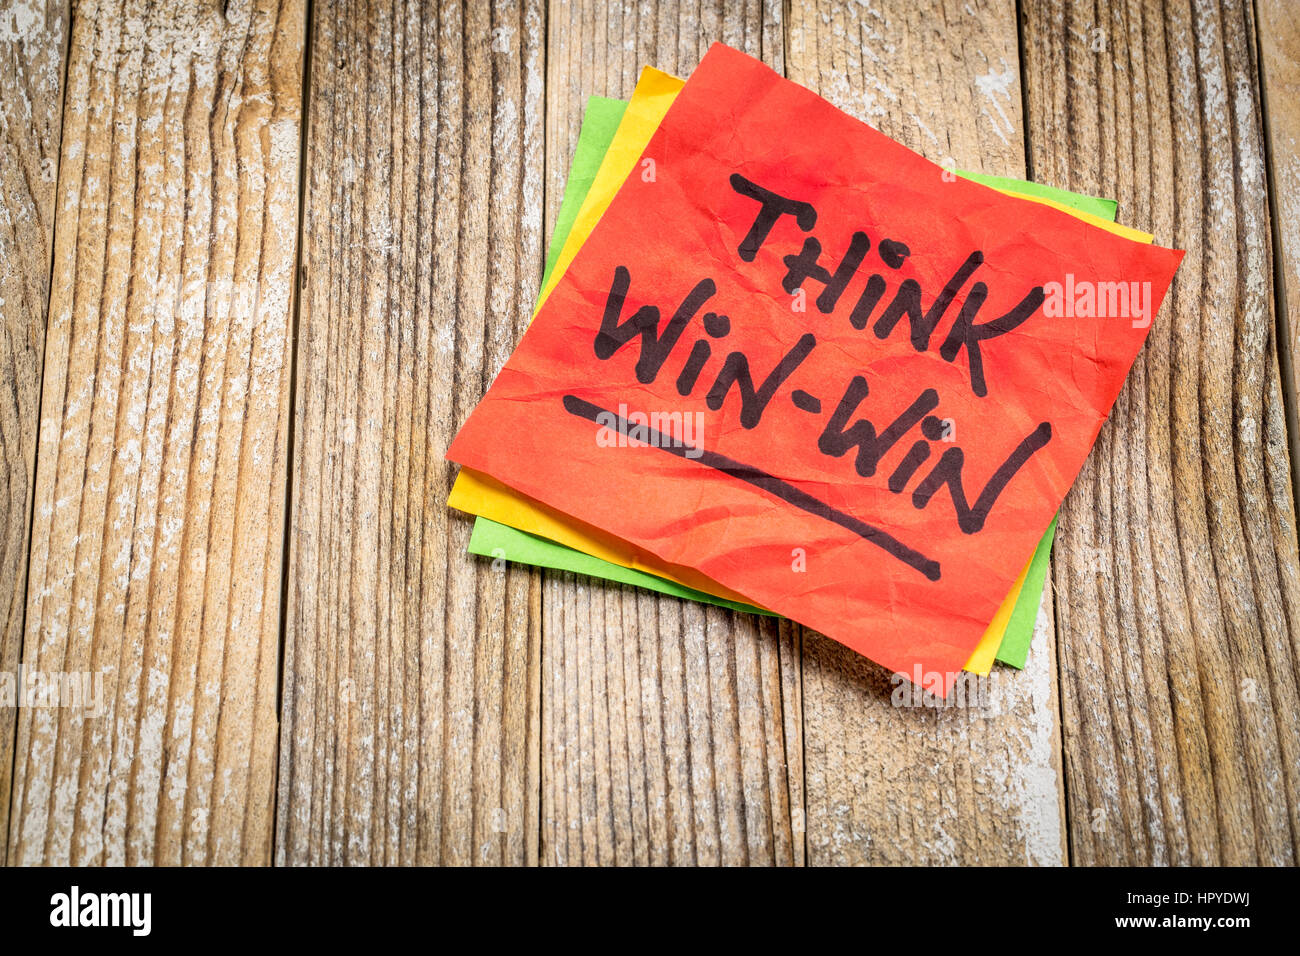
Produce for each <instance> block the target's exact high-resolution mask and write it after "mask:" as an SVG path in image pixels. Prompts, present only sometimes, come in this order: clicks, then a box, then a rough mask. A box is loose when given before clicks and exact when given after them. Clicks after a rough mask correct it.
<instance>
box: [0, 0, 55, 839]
mask: <svg viewBox="0 0 1300 956" xmlns="http://www.w3.org/2000/svg"><path fill="white" fill-rule="evenodd" d="M67 45H68V4H67V2H66V0H31V2H28V3H15V4H12V5H8V6H6V8H5V10H4V12H3V13H0V335H3V336H4V338H3V341H0V382H3V383H4V388H3V389H2V390H0V392H2V394H0V453H2V454H3V459H4V461H3V480H4V488H3V492H2V493H0V861H3V860H4V859H5V857H6V847H7V845H8V840H9V791H10V784H11V782H12V779H11V778H12V771H13V746H14V732H15V731H16V729H17V719H16V718H17V713H18V711H17V709H16V707H15V706H14V705H15V704H17V702H18V700H19V695H20V694H21V686H20V684H19V680H18V673H17V671H18V660H19V656H20V653H21V649H22V639H23V634H22V630H23V609H24V604H25V596H26V583H27V543H28V531H29V530H30V520H31V487H32V472H33V469H34V468H35V466H36V434H37V429H36V426H37V416H38V415H39V413H40V392H41V360H42V357H43V355H44V351H45V316H46V310H47V309H48V307H49V302H50V298H49V296H50V250H51V249H52V246H53V242H54V187H55V181H56V179H57V176H58V162H59V135H60V130H61V129H62V123H63V69H64V56H65V54H66V53H67ZM9 688H12V695H11V693H10V691H9ZM11 696H12V699H10V697H11Z"/></svg>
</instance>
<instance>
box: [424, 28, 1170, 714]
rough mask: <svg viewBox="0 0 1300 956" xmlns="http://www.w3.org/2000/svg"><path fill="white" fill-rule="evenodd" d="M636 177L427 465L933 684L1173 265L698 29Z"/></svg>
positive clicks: (1085, 428)
mask: <svg viewBox="0 0 1300 956" xmlns="http://www.w3.org/2000/svg"><path fill="white" fill-rule="evenodd" d="M750 98H753V101H755V102H762V104H763V107H762V108H761V109H760V108H751V103H750ZM647 160H649V161H650V163H649V165H647V163H646V161H647ZM637 166H638V167H639V168H640V169H641V173H640V174H639V175H633V176H631V177H629V178H628V179H627V181H626V183H625V184H624V185H623V187H622V189H621V190H620V192H619V194H618V196H617V197H616V198H615V200H614V202H613V203H612V204H611V205H610V207H609V209H608V211H607V212H606V213H605V214H604V216H603V217H602V218H600V221H599V223H598V224H597V226H596V229H595V230H594V231H593V233H592V236H591V239H590V241H589V242H588V243H586V244H585V245H583V246H582V248H581V249H580V250H579V251H578V253H577V255H576V256H575V257H574V259H573V262H572V265H571V266H570V268H569V270H568V271H567V272H565V273H563V277H562V278H561V279H560V280H559V281H558V283H557V284H555V285H554V288H553V290H552V292H551V297H550V298H549V299H548V300H547V302H546V304H545V305H544V306H543V308H542V309H541V311H540V313H539V315H538V318H537V321H536V322H535V323H534V325H533V327H532V328H531V329H530V330H529V332H528V333H527V334H526V335H525V337H524V340H523V342H522V343H521V345H520V348H519V349H518V350H517V351H516V353H515V355H514V356H512V358H511V359H510V361H509V362H508V363H507V365H506V367H505V369H504V370H503V372H502V374H501V375H500V376H499V377H498V379H497V381H496V383H495V384H494V385H493V387H492V389H491V390H489V393H488V395H487V396H486V398H485V400H484V402H483V403H482V404H481V405H480V406H479V408H478V409H476V410H475V412H474V413H473V415H471V417H470V420H469V422H468V423H467V425H466V427H465V428H464V429H463V430H462V432H461V433H460V435H458V436H457V439H456V441H455V443H453V446H452V448H451V450H450V452H449V457H450V458H452V459H453V460H458V461H460V462H462V464H464V465H466V466H468V467H472V468H475V469H476V470H479V471H484V472H488V473H490V474H492V475H493V476H495V477H496V478H498V479H499V480H501V481H503V482H505V483H507V484H510V485H511V486H513V487H514V488H516V489H517V490H520V491H522V492H524V493H525V494H527V495H529V496H531V497H533V498H535V499H538V500H539V501H540V502H542V503H544V504H546V505H547V506H549V507H551V508H553V509H555V510H556V511H557V512H560V513H562V514H565V515H569V516H571V517H575V518H578V519H581V520H582V521H584V522H586V523H587V524H588V525H589V526H591V527H594V528H597V529H600V530H601V531H602V532H605V533H608V534H611V535H614V536H616V537H617V538H619V539H621V540H624V541H627V542H629V543H630V544H631V545H632V546H633V547H635V548H638V549H641V550H643V551H645V552H648V553H650V554H652V555H653V556H654V557H655V558H657V559H658V560H661V561H664V562H667V563H669V564H672V565H675V566H678V567H682V568H689V569H692V570H694V571H698V572H700V573H702V574H703V575H705V576H706V577H707V578H709V579H712V580H714V581H716V582H718V583H720V584H722V585H723V586H724V587H728V588H731V589H733V590H739V589H741V588H743V589H744V591H743V593H745V594H746V595H748V596H749V597H750V598H752V599H755V600H757V601H759V602H760V603H762V604H763V605H764V606H766V607H769V608H771V609H773V610H775V611H777V612H779V613H783V614H786V615H787V616H790V617H792V618H794V619H796V620H800V621H802V622H803V623H806V624H809V625H810V626H812V627H814V628H817V629H818V630H821V631H823V632H824V633H827V634H828V635H829V636H831V637H833V638H836V639H838V640H841V641H842V642H844V643H845V644H847V645H849V646H850V647H853V648H855V649H856V650H859V651H860V652H862V653H864V654H866V655H867V656H868V657H871V658H873V659H875V660H877V661H880V662H881V663H883V664H885V665H886V666H888V667H891V668H893V669H895V670H899V671H902V672H904V673H910V672H911V671H912V670H913V667H914V666H915V667H917V668H920V669H921V670H923V672H924V674H925V675H926V677H925V682H926V684H927V686H931V689H934V690H936V691H937V692H939V693H944V692H946V689H947V687H948V686H950V684H951V681H952V679H954V678H955V672H956V671H957V670H958V669H959V668H960V666H961V664H962V663H964V662H965V660H966V659H967V657H968V656H969V654H970V652H971V650H972V649H973V647H974V645H975V644H976V642H977V641H978V640H979V638H980V636H981V634H982V633H983V632H984V630H985V626H986V625H987V623H988V621H989V620H990V619H991V618H992V617H993V615H994V613H995V612H996V610H997V608H998V606H999V605H1000V604H1001V601H1002V598H1003V597H1005V595H1006V594H1007V593H1008V591H1009V590H1010V588H1011V585H1012V583H1013V582H1014V580H1015V578H1016V577H1017V576H1018V574H1019V572H1020V571H1021V570H1022V569H1023V567H1024V563H1025V561H1026V560H1028V557H1029V555H1030V554H1031V553H1032V552H1033V550H1034V547H1035V545H1036V544H1037V543H1038V539H1039V538H1040V536H1041V530H1042V528H1043V527H1046V526H1047V524H1048V522H1049V521H1050V519H1051V516H1052V512H1053V511H1054V509H1055V505H1056V504H1057V503H1058V502H1059V500H1060V497H1061V495H1062V494H1063V493H1064V491H1065V489H1066V488H1068V485H1069V483H1070V481H1072V480H1073V477H1074V474H1075V473H1076V472H1077V470H1078V467H1079V465H1080V464H1081V463H1082V460H1083V457H1084V456H1085V455H1086V453H1087V450H1088V448H1089V447H1090V445H1091V443H1092V441H1093V439H1094V438H1095V435H1096V430H1097V428H1099V427H1100V424H1101V421H1102V420H1103V419H1104V416H1105V413H1106V411H1107V410H1108V409H1109V406H1110V404H1111V402H1113V400H1114V396H1115V393H1116V392H1117V391H1118V388H1119V386H1120V384H1121V382H1122V379H1123V375H1124V374H1125V373H1126V371H1127V368H1128V366H1129V364H1131V362H1132V358H1133V356H1134V355H1135V354H1136V351H1137V349H1138V348H1139V347H1140V345H1141V342H1142V340H1143V339H1144V338H1145V333H1146V328H1147V327H1148V326H1149V320H1150V316H1151V315H1152V314H1153V313H1154V311H1155V309H1156V308H1158V305H1159V301H1160V299H1161V298H1162V297H1163V294H1164V291H1165V288H1166V287H1167V284H1168V281H1169V279H1170V277H1171V276H1172V273H1173V270H1174V268H1175V267H1176V264H1177V262H1178V259H1179V254H1178V253H1176V252H1174V251H1172V250H1163V249H1159V248H1157V247H1153V246H1143V245H1141V244H1139V243H1136V242H1132V241H1129V240H1125V239H1122V238H1118V237H1115V236H1114V235H1112V234H1110V233H1106V232H1103V231H1101V230H1099V229H1096V228H1094V227H1091V226H1089V225H1087V224H1085V223H1082V222H1080V221H1079V220H1078V219H1077V218H1074V217H1072V216H1068V215H1065V214H1063V213H1061V212H1059V211H1057V210H1056V209H1054V208H1050V207H1049V206H1047V205H1040V204H1036V203H1029V202H1026V201H1023V200H1015V199H1009V198H1007V197H1005V196H1002V195H1001V194H999V193H997V192H994V191H993V190H990V189H986V188H984V187H981V186H979V185H976V184H972V183H969V182H963V181H958V182H953V183H948V182H942V183H941V176H942V171H941V170H939V168H938V167H935V166H933V165H932V164H929V163H927V162H925V161H924V160H923V159H921V158H920V157H918V156H916V155H915V154H912V153H910V152H909V151H907V150H906V149H905V148H904V147H902V146H900V145H899V144H896V143H893V142H892V141H890V140H888V139H887V138H885V137H883V136H881V135H880V134H879V133H876V132H875V131H874V130H871V129H870V128H869V127H866V126H865V125H864V124H860V123H857V122H856V121H854V120H851V119H850V118H849V117H846V116H844V114H842V113H839V112H838V111H836V110H834V108H833V107H831V106H830V105H829V104H827V103H825V102H824V101H822V100H820V99H819V98H817V97H815V96H814V95H813V94H811V93H809V92H808V91H806V90H802V89H800V88H798V87H797V86H795V85H794V84H790V83H788V82H787V81H784V80H782V79H781V78H779V77H777V76H776V75H775V74H772V73H771V72H770V71H767V70H766V68H765V67H762V65H761V64H758V63H757V62H756V61H753V60H750V59H749V58H747V57H744V56H743V55H742V54H738V53H735V51H730V50H727V49H726V48H725V47H720V46H719V47H715V48H714V49H713V50H711V51H710V53H709V55H708V56H707V57H706V58H705V61H704V62H703V63H702V64H701V67H700V68H699V70H697V72H696V74H695V75H694V76H693V77H692V79H691V80H690V81H689V82H688V83H687V85H686V87H685V88H684V89H683V91H682V93H681V95H680V96H679V97H678V99H677V100H676V102H675V103H674V104H673V106H672V107H671V108H670V110H669V112H668V115H667V117H666V118H665V120H664V122H663V123H662V124H661V126H660V127H659V129H658V131H657V132H656V134H655V136H654V138H653V139H652V141H651V143H650V145H649V146H648V147H647V149H646V151H645V153H644V155H643V156H642V157H641V159H640V160H639V161H638V163H637ZM1008 223H1014V224H1015V228H1014V229H1011V228H1007V224H1008ZM860 237H861V238H860ZM823 245H824V250H823ZM864 245H865V248H864ZM867 250H873V254H874V255H875V257H876V258H874V259H873V260H871V262H870V263H869V264H865V265H864V263H866V251H867ZM986 264H987V268H985V266H986ZM859 266H862V268H861V269H860V270H859ZM558 271H559V270H558V268H557V272H558ZM854 280H857V282H856V287H855V283H854ZM863 280H865V286H863ZM986 280H987V281H986ZM552 281H553V282H554V281H555V277H554V274H553V275H552ZM1129 282H1136V283H1138V286H1136V287H1135V288H1137V289H1140V290H1141V292H1140V294H1139V295H1138V296H1135V308H1137V307H1138V306H1139V305H1140V309H1141V311H1140V312H1135V315H1134V316H1132V317H1130V316H1127V315H1125V316H1121V317H1116V316H1110V315H1105V316H1103V315H1097V311H1098V310H1097V303H1096V298H1095V290H1096V289H1098V288H1102V289H1111V290H1112V294H1113V292H1114V288H1115V287H1117V286H1119V287H1121V288H1125V291H1126V286H1127V284H1128V283H1129ZM1121 283H1123V286H1120V284H1121ZM805 285H808V286H810V287H811V289H812V293H813V294H810V295H808V296H807V298H808V300H809V301H807V302H801V301H800V297H801V295H802V294H803V293H804V292H805V291H806V290H805V289H804V286H805ZM850 290H851V291H850ZM1076 293H1077V295H1076ZM814 296H815V297H814ZM1090 296H1092V298H1091V301H1090V298H1089V297H1090ZM841 299H843V301H842V302H841ZM1045 303H1047V304H1046V305H1045ZM800 306H802V308H801V307H800ZM877 306H879V308H877ZM1130 318H1132V319H1133V321H1129V319H1130ZM1031 319H1032V320H1033V321H1030V320H1031ZM1049 320H1054V321H1049ZM688 328H689V329H690V334H689V335H687V334H686V332H687V329H688ZM679 340H680V341H681V345H682V347H681V348H680V349H678V348H677V345H678V342H679ZM715 344H716V346H717V348H718V354H717V356H713V355H712V353H711V350H712V348H713V346H714V345H715ZM704 346H708V348H709V349H710V352H709V353H708V354H706V353H705V352H704V351H703V348H702V347H704ZM670 360H671V361H670ZM710 360H712V361H710ZM597 372H598V374H597ZM796 373H799V374H796ZM868 397H870V401H868ZM674 413H676V414H677V415H678V418H677V419H674V418H673V417H672V416H673V415H674ZM692 424H694V425H695V426H696V427H694V428H692ZM967 435H969V436H970V437H969V438H966V437H964V436H967ZM945 446H950V447H945ZM805 575H806V576H805ZM931 674H933V675H934V676H935V679H934V680H930V677H929V675H931Z"/></svg>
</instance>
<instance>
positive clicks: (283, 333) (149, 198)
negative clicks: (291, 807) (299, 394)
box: [10, 0, 303, 864]
mask: <svg viewBox="0 0 1300 956" xmlns="http://www.w3.org/2000/svg"><path fill="white" fill-rule="evenodd" d="M302 42H303V5H302V3H301V2H283V3H275V2H271V0H258V2H254V3H251V4H250V3H233V2H232V3H228V4H209V5H205V6H203V7H198V6H195V5H192V4H187V3H175V2H174V3H162V4H147V5H146V4H143V3H135V2H104V3H98V4H96V3H86V4H84V5H81V6H78V8H77V9H76V11H75V12H74V15H73V23H72V41H71V48H70V51H69V67H68V79H67V97H66V102H67V107H66V110H65V115H64V124H63V146H62V159H61V163H60V176H59V187H58V208H57V213H56V223H55V227H56V228H55V245H54V277H53V283H52V290H51V295H50V313H49V314H50V319H49V333H48V338H47V347H46V355H45V377H44V389H43V398H42V408H41V432H40V444H39V449H38V454H37V467H36V484H35V509H34V510H35V514H34V520H33V528H32V547H31V563H30V578H29V584H28V599H27V626H26V633H25V637H24V648H23V656H24V663H25V666H26V667H27V668H29V669H31V670H33V671H40V672H45V673H60V672H61V673H67V674H72V675H76V674H80V673H87V674H90V675H92V678H93V679H94V680H98V679H100V677H101V676H102V695H100V694H96V695H95V696H96V697H98V698H101V699H100V700H98V701H97V702H98V703H100V704H102V713H101V714H99V715H98V716H96V715H94V714H93V713H89V712H87V711H86V710H85V709H82V708H68V707H64V708H58V709H54V708H33V709H29V710H24V711H22V712H21V713H20V717H19V736H18V748H17V753H18V760H17V766H16V773H15V778H14V794H13V820H12V833H11V845H10V859H11V860H12V861H14V862H18V863H36V862H50V863H72V864H87V863H110V864H120V863H133V864H134V863H154V862H157V863H180V862H186V863H200V862H215V863H237V862H243V863H258V862H267V861H268V860H269V858H270V848H271V815H272V801H273V787H274V774H275V764H274V759H273V757H274V750H275V739H276V712H275V708H276V666H277V638H278V631H279V592H280V581H281V563H282V556H283V529H282V524H283V516H284V493H285V465H286V462H287V453H286V431H287V425H288V403H289V363H288V361H286V356H287V355H288V343H289V341H290V317H291V296H292V288H293V285H292V282H293V276H292V273H293V264H294V254H295V240H296V233H297V229H296V221H297V206H298V147H299V139H300V136H299V123H298V116H299V109H300V105H301V100H302V87H301V83H302Z"/></svg>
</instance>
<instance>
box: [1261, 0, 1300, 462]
mask: <svg viewBox="0 0 1300 956" xmlns="http://www.w3.org/2000/svg"><path fill="white" fill-rule="evenodd" d="M1255 10H1256V12H1257V13H1258V15H1259V26H1258V28H1257V32H1258V34H1259V53H1260V64H1259V67H1260V81H1261V86H1262V91H1263V102H1264V114H1265V116H1266V118H1267V126H1266V128H1265V131H1264V132H1265V135H1266V136H1267V137H1268V158H1269V175H1268V188H1269V196H1270V198H1271V200H1272V206H1271V212H1272V214H1273V215H1272V222H1273V254H1274V256H1275V259H1276V262H1275V268H1274V276H1275V279H1274V281H1275V282H1276V283H1277V287H1276V290H1275V291H1276V293H1277V300H1278V304H1279V309H1278V317H1277V318H1278V334H1279V340H1280V341H1281V343H1282V348H1280V349H1279V351H1278V358H1279V360H1280V365H1281V369H1282V389H1283V392H1284V393H1285V394H1286V395H1289V396H1290V402H1289V404H1288V409H1289V416H1288V418H1287V435H1288V437H1289V438H1290V440H1291V473H1292V477H1293V488H1294V487H1295V484H1294V482H1295V480H1296V476H1297V475H1300V420H1298V419H1297V408H1298V407H1300V10H1297V8H1296V5H1295V4H1294V3H1287V2H1285V0H1259V2H1258V3H1256V5H1255Z"/></svg>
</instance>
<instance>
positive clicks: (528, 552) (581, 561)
mask: <svg viewBox="0 0 1300 956" xmlns="http://www.w3.org/2000/svg"><path fill="white" fill-rule="evenodd" d="M469 551H470V554H478V555H482V556H483V557H485V558H502V559H504V560H506V561H514V562H516V563H518V564H532V565H536V566H537V567H539V568H553V569H555V570H557V571H572V572H573V573H574V574H586V575H588V576H590V577H593V578H605V579H606V580H609V581H618V582H620V583H622V584H630V585H632V586H633V587H638V588H646V589H647V590H650V591H658V592H659V593H660V594H667V595H669V596H670V597H679V598H685V599H686V600H688V601H701V602H703V603H705V604H715V605H717V606H718V607H725V608H728V609H729V610H732V611H743V612H744V613H746V614H764V615H766V616H768V617H775V615H774V614H772V612H771V611H764V610H760V609H759V608H756V607H752V606H750V605H748V604H740V603H738V602H736V601H728V600H726V599H725V598H720V597H714V596H713V595H712V594H705V593H704V592H703V591H696V590H695V589H694V588H688V587H684V586H683V585H680V584H676V583H674V582H672V581H668V580H665V579H664V578H661V577H659V576H657V575H654V574H646V573H645V572H644V571H636V570H633V569H632V568H625V567H623V566H622V565H621V564H611V563H610V562H608V561H602V560H601V559H600V558H593V557H592V556H591V555H589V554H584V553H583V552H581V551H575V550H574V549H573V548H567V547H565V546H564V545H562V544H556V543H555V542H554V541H548V540H546V539H545V538H539V537H537V535H533V534H528V533H527V532H524V531H520V530H518V529H517V528H511V527H510V526H509V525H504V524H498V523H497V522H495V521H489V520H488V519H487V518H477V519H476V520H475V521H474V531H473V533H472V534H471V535H470V538H469Z"/></svg>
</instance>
